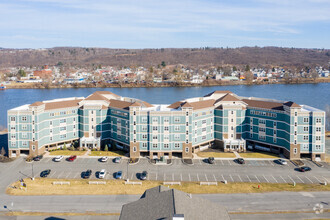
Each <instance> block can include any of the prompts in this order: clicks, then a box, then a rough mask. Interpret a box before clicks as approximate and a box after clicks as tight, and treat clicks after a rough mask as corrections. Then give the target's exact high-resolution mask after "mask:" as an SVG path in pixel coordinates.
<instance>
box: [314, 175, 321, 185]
mask: <svg viewBox="0 0 330 220" xmlns="http://www.w3.org/2000/svg"><path fill="white" fill-rule="evenodd" d="M314 178H315V179H316V180H317V181H318V182H319V183H322V182H321V181H320V180H319V179H318V178H317V177H316V176H314Z"/></svg>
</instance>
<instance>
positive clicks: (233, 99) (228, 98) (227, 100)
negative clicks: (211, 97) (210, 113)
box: [216, 93, 241, 102]
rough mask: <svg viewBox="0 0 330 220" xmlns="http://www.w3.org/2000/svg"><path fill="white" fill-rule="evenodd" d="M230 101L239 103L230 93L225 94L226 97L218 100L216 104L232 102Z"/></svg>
mask: <svg viewBox="0 0 330 220" xmlns="http://www.w3.org/2000/svg"><path fill="white" fill-rule="evenodd" d="M232 101H234V102H235V101H241V100H240V99H238V98H236V97H235V96H234V95H233V94H232V93H227V95H225V96H223V97H221V98H219V99H218V100H217V101H216V102H232Z"/></svg>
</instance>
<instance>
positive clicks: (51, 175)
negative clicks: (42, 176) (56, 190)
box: [49, 170, 56, 178]
mask: <svg viewBox="0 0 330 220" xmlns="http://www.w3.org/2000/svg"><path fill="white" fill-rule="evenodd" d="M55 173H56V170H55V171H54V172H53V173H52V174H50V176H49V178H52V177H53V176H54V175H55Z"/></svg>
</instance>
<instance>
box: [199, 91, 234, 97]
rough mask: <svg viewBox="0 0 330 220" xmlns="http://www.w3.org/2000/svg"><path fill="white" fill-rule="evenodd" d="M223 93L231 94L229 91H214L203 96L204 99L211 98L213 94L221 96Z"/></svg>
mask: <svg viewBox="0 0 330 220" xmlns="http://www.w3.org/2000/svg"><path fill="white" fill-rule="evenodd" d="M223 93H232V92H231V91H229V90H216V91H213V92H211V93H209V94H207V95H205V96H204V97H208V96H212V95H213V94H223Z"/></svg>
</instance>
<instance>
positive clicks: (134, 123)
mask: <svg viewBox="0 0 330 220" xmlns="http://www.w3.org/2000/svg"><path fill="white" fill-rule="evenodd" d="M118 123H120V121H119V122H118ZM133 125H136V121H133Z"/></svg>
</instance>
